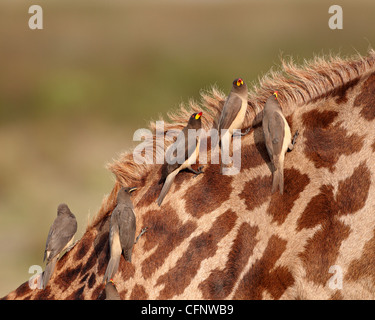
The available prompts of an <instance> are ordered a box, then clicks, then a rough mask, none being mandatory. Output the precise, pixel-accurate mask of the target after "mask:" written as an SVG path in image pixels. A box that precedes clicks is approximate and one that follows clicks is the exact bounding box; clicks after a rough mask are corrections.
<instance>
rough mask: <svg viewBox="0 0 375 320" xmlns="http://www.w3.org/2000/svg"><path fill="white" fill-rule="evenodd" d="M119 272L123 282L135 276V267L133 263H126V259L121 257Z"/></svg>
mask: <svg viewBox="0 0 375 320" xmlns="http://www.w3.org/2000/svg"><path fill="white" fill-rule="evenodd" d="M132 259H133V257H132ZM118 272H119V273H120V278H121V281H126V280H128V279H130V278H131V277H133V276H134V274H135V266H134V264H133V263H130V262H129V261H126V260H125V258H124V257H123V256H121V258H120V264H119V268H118Z"/></svg>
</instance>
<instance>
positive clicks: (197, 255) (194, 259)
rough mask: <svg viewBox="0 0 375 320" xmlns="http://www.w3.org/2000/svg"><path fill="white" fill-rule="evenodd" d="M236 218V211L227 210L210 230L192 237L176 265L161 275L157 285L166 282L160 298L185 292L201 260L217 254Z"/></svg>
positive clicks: (168, 297)
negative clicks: (222, 240) (219, 244)
mask: <svg viewBox="0 0 375 320" xmlns="http://www.w3.org/2000/svg"><path fill="white" fill-rule="evenodd" d="M236 220H237V215H236V213H234V212H233V211H231V210H227V211H225V212H224V213H223V214H222V215H220V216H219V217H218V218H216V220H215V221H214V223H213V224H212V226H211V228H210V230H209V231H207V232H203V233H201V234H200V235H199V236H196V237H194V238H193V239H191V241H190V244H189V247H188V248H187V249H186V251H185V253H184V254H183V256H182V257H181V258H180V259H179V260H178V261H177V263H176V265H175V266H174V267H173V268H172V269H170V270H169V271H168V272H167V273H165V274H163V275H162V276H160V277H159V279H158V281H157V283H156V285H161V284H164V288H163V290H162V291H161V292H160V295H159V299H170V298H171V297H173V296H174V295H178V294H181V293H183V292H184V290H185V288H186V287H187V286H188V285H189V284H190V282H191V280H192V279H193V278H194V276H195V275H196V274H197V271H198V270H199V267H200V264H201V262H202V261H203V260H205V259H207V258H209V257H212V256H214V255H215V253H216V251H217V249H218V246H217V245H218V243H219V242H220V240H221V239H222V238H224V237H225V236H226V235H227V234H228V233H229V232H230V231H231V230H232V229H233V227H234V225H235V222H236Z"/></svg>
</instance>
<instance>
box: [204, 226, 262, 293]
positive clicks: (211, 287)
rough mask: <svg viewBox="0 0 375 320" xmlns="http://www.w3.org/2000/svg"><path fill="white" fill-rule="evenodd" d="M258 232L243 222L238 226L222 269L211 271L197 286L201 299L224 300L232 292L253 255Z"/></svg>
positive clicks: (255, 228)
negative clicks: (200, 292)
mask: <svg viewBox="0 0 375 320" xmlns="http://www.w3.org/2000/svg"><path fill="white" fill-rule="evenodd" d="M258 231H259V228H258V227H252V226H250V225H249V224H248V223H245V222H244V223H243V224H242V225H241V226H240V228H239V230H238V233H237V237H236V239H235V240H234V242H233V245H232V248H231V250H230V252H229V254H228V260H227V262H226V264H225V266H224V269H222V270H221V269H215V270H213V271H212V272H211V274H210V276H209V277H208V278H207V279H206V280H205V281H203V282H202V283H201V284H200V285H199V288H200V289H201V291H202V295H203V299H225V298H226V297H227V296H228V295H229V294H230V293H231V292H232V290H233V287H234V285H235V283H236V282H237V279H238V277H239V276H240V274H241V272H242V270H243V269H244V268H245V266H246V264H247V263H248V260H249V257H250V256H251V255H252V254H253V250H254V247H255V245H256V243H257V242H258V240H256V239H255V236H256V234H257V233H258Z"/></svg>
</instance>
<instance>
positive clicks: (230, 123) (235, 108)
mask: <svg viewBox="0 0 375 320" xmlns="http://www.w3.org/2000/svg"><path fill="white" fill-rule="evenodd" d="M246 110H247V85H246V83H245V82H244V81H243V80H242V79H241V78H237V79H234V81H233V83H232V90H231V91H230V93H229V95H228V98H227V99H226V101H225V103H224V106H223V110H222V112H221V115H220V118H219V121H218V124H217V129H218V139H217V140H216V141H215V142H214V143H213V147H215V146H216V145H217V142H219V143H220V142H221V141H223V140H224V139H227V140H226V141H229V139H230V138H231V137H232V135H233V130H235V129H241V128H242V124H243V121H244V119H245V115H246ZM248 132H249V130H247V131H246V132H244V133H243V134H241V135H244V134H246V133H248Z"/></svg>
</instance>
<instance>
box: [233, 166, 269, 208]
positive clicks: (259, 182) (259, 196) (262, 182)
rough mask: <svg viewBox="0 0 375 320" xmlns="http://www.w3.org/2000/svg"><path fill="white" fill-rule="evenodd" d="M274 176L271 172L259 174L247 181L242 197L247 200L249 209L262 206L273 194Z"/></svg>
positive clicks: (246, 203) (240, 195)
mask: <svg viewBox="0 0 375 320" xmlns="http://www.w3.org/2000/svg"><path fill="white" fill-rule="evenodd" d="M271 186H272V177H271V173H270V175H267V176H263V177H262V176H258V177H256V178H254V179H252V180H250V181H248V182H246V183H245V186H244V188H243V190H242V192H241V193H240V194H239V197H240V199H244V200H245V205H246V207H247V210H249V211H252V210H254V209H255V208H257V207H260V206H261V205H262V204H263V203H265V202H266V201H267V200H268V198H269V197H270V196H271Z"/></svg>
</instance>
